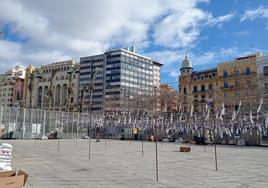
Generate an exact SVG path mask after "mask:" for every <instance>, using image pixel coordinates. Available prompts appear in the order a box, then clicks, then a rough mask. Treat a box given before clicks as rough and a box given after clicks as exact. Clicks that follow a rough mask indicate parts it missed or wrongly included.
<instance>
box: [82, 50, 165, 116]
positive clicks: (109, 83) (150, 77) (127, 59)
mask: <svg viewBox="0 0 268 188" xmlns="http://www.w3.org/2000/svg"><path fill="white" fill-rule="evenodd" d="M161 66H162V64H161V63H159V62H157V61H155V60H153V59H151V58H149V57H145V56H142V55H139V54H137V53H135V47H132V48H131V49H130V50H129V49H122V48H120V49H114V50H108V51H106V52H105V53H103V54H100V55H94V56H88V57H82V58H80V82H79V89H80V92H81V93H83V99H82V101H83V111H84V112H88V111H90V107H89V106H90V105H89V101H90V94H89V92H90V91H89V89H88V86H89V85H90V82H91V79H92V75H93V74H94V73H95V79H94V88H93V92H92V106H91V107H92V108H91V109H92V111H104V110H107V111H109V110H117V111H121V112H122V111H133V110H137V109H143V108H145V107H146V102H148V103H149V101H148V98H150V96H152V95H153V93H154V86H157V87H158V86H159V85H160V68H161ZM96 70H98V71H96Z"/></svg>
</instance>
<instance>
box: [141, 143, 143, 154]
mask: <svg viewBox="0 0 268 188" xmlns="http://www.w3.org/2000/svg"><path fill="white" fill-rule="evenodd" d="M141 156H142V157H143V140H141Z"/></svg>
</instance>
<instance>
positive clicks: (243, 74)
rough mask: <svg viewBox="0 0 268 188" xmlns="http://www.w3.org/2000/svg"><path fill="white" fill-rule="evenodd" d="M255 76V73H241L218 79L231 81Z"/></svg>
mask: <svg viewBox="0 0 268 188" xmlns="http://www.w3.org/2000/svg"><path fill="white" fill-rule="evenodd" d="M255 75H256V72H255V71H251V72H250V74H246V73H245V72H243V73H239V74H228V75H227V76H219V79H222V80H227V79H232V78H238V77H241V76H246V77H251V76H255Z"/></svg>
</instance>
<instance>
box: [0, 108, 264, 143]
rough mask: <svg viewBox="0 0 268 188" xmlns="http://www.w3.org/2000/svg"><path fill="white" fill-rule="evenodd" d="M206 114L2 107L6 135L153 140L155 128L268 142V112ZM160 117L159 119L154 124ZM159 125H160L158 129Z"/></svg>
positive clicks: (162, 135) (188, 138) (172, 136)
mask: <svg viewBox="0 0 268 188" xmlns="http://www.w3.org/2000/svg"><path fill="white" fill-rule="evenodd" d="M230 117H231V116H225V117H223V118H222V119H221V120H220V119H216V118H213V117H212V115H211V116H210V118H205V117H204V115H202V114H196V115H194V116H191V115H190V114H183V113H157V115H156V116H154V114H153V113H152V114H150V113H148V112H143V113H139V112H135V113H121V114H118V113H116V112H113V113H109V114H94V113H93V114H92V115H91V114H89V113H78V112H62V111H48V110H42V109H25V108H19V107H3V106H0V137H1V138H2V139H7V138H15V139H42V138H65V139H68V138H86V137H87V136H90V137H92V138H96V137H99V138H113V139H134V140H140V139H142V140H150V139H152V135H154V130H155V129H157V137H158V140H163V139H166V140H169V141H175V140H183V141H184V142H192V141H195V142H196V143H204V142H205V141H206V142H214V132H215V138H216V141H217V143H220V144H237V142H238V141H239V140H241V139H244V140H245V142H246V144H248V145H261V144H262V142H263V141H267V143H268V116H266V115H265V114H262V115H259V114H258V115H255V116H254V117H252V116H250V115H248V116H246V115H244V114H243V115H240V116H238V117H237V118H236V119H235V120H231V118H230ZM155 121H156V122H155ZM155 125H156V127H155Z"/></svg>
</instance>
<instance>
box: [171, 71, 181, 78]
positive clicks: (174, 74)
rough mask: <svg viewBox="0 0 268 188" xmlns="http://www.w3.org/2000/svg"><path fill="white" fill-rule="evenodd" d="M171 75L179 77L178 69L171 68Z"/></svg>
mask: <svg viewBox="0 0 268 188" xmlns="http://www.w3.org/2000/svg"><path fill="white" fill-rule="evenodd" d="M169 75H170V76H171V77H174V78H178V76H179V72H178V71H176V70H171V71H170V73H169Z"/></svg>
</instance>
